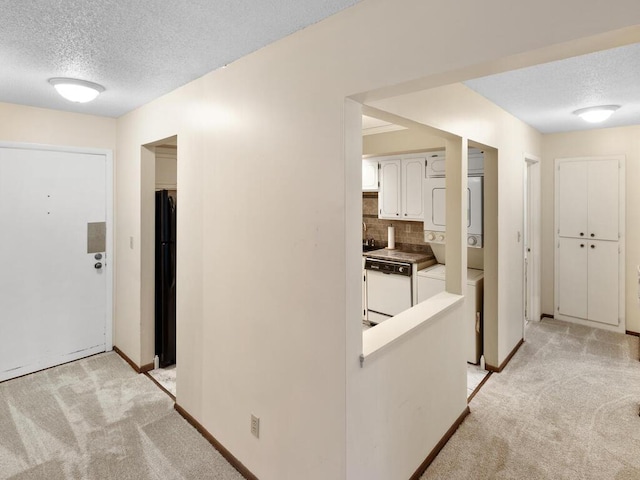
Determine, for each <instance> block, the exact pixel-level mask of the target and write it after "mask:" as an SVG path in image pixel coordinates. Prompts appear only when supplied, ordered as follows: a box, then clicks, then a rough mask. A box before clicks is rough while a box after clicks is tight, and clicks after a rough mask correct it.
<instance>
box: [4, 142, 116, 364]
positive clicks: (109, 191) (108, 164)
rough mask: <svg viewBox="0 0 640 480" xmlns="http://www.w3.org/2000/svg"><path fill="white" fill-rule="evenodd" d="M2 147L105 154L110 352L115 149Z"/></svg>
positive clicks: (109, 338)
mask: <svg viewBox="0 0 640 480" xmlns="http://www.w3.org/2000/svg"><path fill="white" fill-rule="evenodd" d="M1 148H13V149H21V150H38V151H50V152H68V153H83V154H87V155H104V157H105V169H106V171H105V182H106V185H105V193H106V196H105V209H106V212H105V214H106V216H105V218H106V222H107V239H106V240H107V244H106V251H105V259H106V260H107V261H106V262H104V263H105V264H106V265H108V266H109V267H110V268H105V269H104V272H105V274H106V277H107V278H106V292H105V293H106V296H107V297H106V303H105V308H106V311H105V329H104V343H105V351H107V352H109V351H111V350H112V349H113V310H114V308H113V307H114V305H113V300H114V299H113V279H114V278H115V275H114V270H115V267H116V261H115V260H116V259H115V250H114V248H113V239H114V231H113V151H112V150H108V149H104V148H87V147H71V146H64V145H47V144H39V143H26V142H3V141H0V149H1Z"/></svg>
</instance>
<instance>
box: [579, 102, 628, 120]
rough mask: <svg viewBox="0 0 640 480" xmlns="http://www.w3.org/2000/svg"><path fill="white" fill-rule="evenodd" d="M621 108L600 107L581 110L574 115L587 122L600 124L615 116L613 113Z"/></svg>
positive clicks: (614, 106) (611, 106)
mask: <svg viewBox="0 0 640 480" xmlns="http://www.w3.org/2000/svg"><path fill="white" fill-rule="evenodd" d="M619 108H620V105H600V106H597V107H588V108H580V109H578V110H576V111H575V112H573V113H574V114H575V115H578V116H579V117H580V118H582V119H583V120H584V121H586V122H589V123H600V122H604V121H605V120H606V119H607V118H609V117H610V116H611V115H613V112H615V111H616V110H618V109H619Z"/></svg>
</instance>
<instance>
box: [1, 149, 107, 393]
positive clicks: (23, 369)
mask: <svg viewBox="0 0 640 480" xmlns="http://www.w3.org/2000/svg"><path fill="white" fill-rule="evenodd" d="M108 163H109V162H108V161H107V154H106V153H102V154H98V153H81V152H78V151H62V150H58V149H44V148H28V147H15V146H2V145H0V219H1V220H2V228H0V381H2V380H6V379H9V378H14V377H17V376H20V375H24V374H27V373H31V372H34V371H37V370H40V369H43V368H48V367H51V366H53V365H58V364H61V363H65V362H68V361H71V360H76V359H78V358H82V357H86V356H89V355H93V354H95V353H98V352H103V351H105V350H107V349H111V326H110V324H111V318H110V312H111V308H109V305H110V299H109V298H110V297H109V295H110V293H109V292H110V289H108V286H109V281H108V279H109V278H111V275H110V274H109V272H108V270H107V269H110V268H111V267H110V263H111V262H110V258H108V256H109V254H110V253H111V252H109V251H108V248H109V247H108V246H107V243H108V242H107V235H106V227H107V223H106V222H107V179H108V178H110V176H108V170H107V168H108Z"/></svg>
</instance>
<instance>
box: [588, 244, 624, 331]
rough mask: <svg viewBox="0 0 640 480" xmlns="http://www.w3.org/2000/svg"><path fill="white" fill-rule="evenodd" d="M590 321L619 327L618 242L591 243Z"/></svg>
mask: <svg viewBox="0 0 640 480" xmlns="http://www.w3.org/2000/svg"><path fill="white" fill-rule="evenodd" d="M587 263H588V267H587V268H588V270H589V284H588V291H587V298H588V306H587V310H588V317H587V318H588V319H589V320H592V321H594V322H600V323H606V324H609V325H618V288H619V287H618V242H608V241H597V240H596V241H590V242H589V251H588V262H587Z"/></svg>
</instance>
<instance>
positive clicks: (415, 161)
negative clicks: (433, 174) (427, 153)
mask: <svg viewBox="0 0 640 480" xmlns="http://www.w3.org/2000/svg"><path fill="white" fill-rule="evenodd" d="M425 160H426V157H415V158H406V159H402V219H403V220H418V221H424V193H423V192H424V185H423V184H424V173H425Z"/></svg>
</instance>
